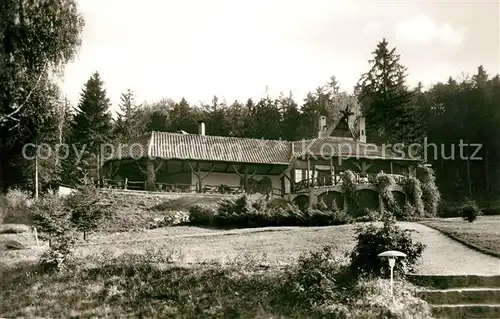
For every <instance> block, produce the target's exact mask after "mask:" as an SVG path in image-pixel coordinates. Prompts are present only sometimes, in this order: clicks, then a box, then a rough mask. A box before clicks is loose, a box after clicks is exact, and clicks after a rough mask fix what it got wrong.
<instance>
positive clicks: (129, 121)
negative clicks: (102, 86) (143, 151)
mask: <svg viewBox="0 0 500 319" xmlns="http://www.w3.org/2000/svg"><path fill="white" fill-rule="evenodd" d="M120 100H121V102H120V104H119V105H118V106H119V108H120V110H119V111H118V112H117V113H118V118H117V120H116V126H115V133H116V135H117V137H118V140H121V141H128V140H129V139H130V138H131V137H132V136H133V135H135V133H136V131H137V130H136V126H137V125H136V123H135V120H136V115H137V110H138V106H137V105H136V104H135V96H134V92H132V90H130V89H128V90H127V91H126V92H125V93H122V95H121V96H120Z"/></svg>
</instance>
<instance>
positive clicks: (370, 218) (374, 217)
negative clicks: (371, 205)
mask: <svg viewBox="0 0 500 319" xmlns="http://www.w3.org/2000/svg"><path fill="white" fill-rule="evenodd" d="M380 218H381V213H380V212H379V211H376V210H370V209H365V213H364V214H363V215H362V216H359V217H357V218H356V221H357V222H361V223H363V222H377V221H379V220H380Z"/></svg>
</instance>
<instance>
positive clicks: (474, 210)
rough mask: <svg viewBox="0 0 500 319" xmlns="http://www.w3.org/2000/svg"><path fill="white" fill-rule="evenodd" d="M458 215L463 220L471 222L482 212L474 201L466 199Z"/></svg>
mask: <svg viewBox="0 0 500 319" xmlns="http://www.w3.org/2000/svg"><path fill="white" fill-rule="evenodd" d="M460 215H461V217H462V219H463V220H465V221H468V222H469V223H472V222H474V221H475V220H476V219H477V217H478V216H480V215H482V212H481V210H480V209H479V206H478V205H477V204H476V202H475V201H467V203H465V204H464V205H463V206H462V209H461V212H460Z"/></svg>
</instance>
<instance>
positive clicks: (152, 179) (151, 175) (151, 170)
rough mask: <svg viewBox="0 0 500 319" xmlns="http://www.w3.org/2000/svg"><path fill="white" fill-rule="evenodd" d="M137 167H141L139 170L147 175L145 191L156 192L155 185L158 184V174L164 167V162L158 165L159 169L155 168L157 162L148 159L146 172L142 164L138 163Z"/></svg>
mask: <svg viewBox="0 0 500 319" xmlns="http://www.w3.org/2000/svg"><path fill="white" fill-rule="evenodd" d="M137 166H138V167H139V170H140V171H141V172H142V173H143V174H144V175H146V183H145V189H146V190H148V191H154V190H155V188H156V187H155V184H156V172H157V171H158V170H159V169H160V168H161V167H162V166H163V162H161V163H160V165H158V167H156V168H155V161H154V160H152V159H150V158H148V159H146V170H144V169H143V168H142V167H141V164H139V163H137Z"/></svg>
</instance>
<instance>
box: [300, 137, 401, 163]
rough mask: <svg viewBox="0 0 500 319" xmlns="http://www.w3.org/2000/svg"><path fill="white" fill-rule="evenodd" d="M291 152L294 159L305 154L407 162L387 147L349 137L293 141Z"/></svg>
mask: <svg viewBox="0 0 500 319" xmlns="http://www.w3.org/2000/svg"><path fill="white" fill-rule="evenodd" d="M292 143H293V150H294V152H293V153H294V156H295V157H302V156H305V155H306V154H310V155H312V156H317V157H324V158H330V157H345V158H347V157H353V158H366V159H394V160H409V159H405V158H402V157H401V156H398V155H397V154H395V153H394V152H392V150H391V149H390V148H389V147H383V146H380V145H376V144H370V143H361V142H359V141H356V140H354V139H352V138H349V137H336V136H328V137H319V138H315V139H310V140H303V141H295V142H292Z"/></svg>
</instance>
